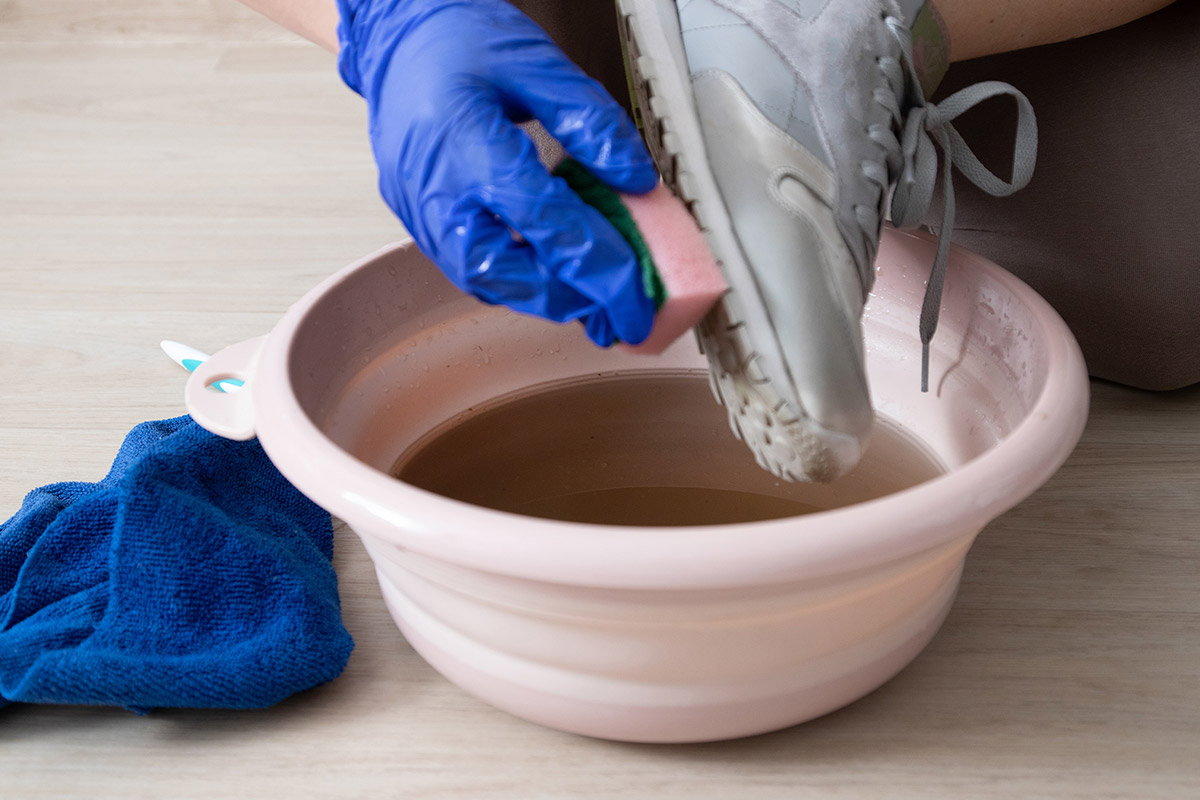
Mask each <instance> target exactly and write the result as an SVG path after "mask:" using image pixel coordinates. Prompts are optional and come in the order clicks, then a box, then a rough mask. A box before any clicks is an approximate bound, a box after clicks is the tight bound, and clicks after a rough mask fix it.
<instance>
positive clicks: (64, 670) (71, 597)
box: [0, 417, 354, 713]
mask: <svg viewBox="0 0 1200 800" xmlns="http://www.w3.org/2000/svg"><path fill="white" fill-rule="evenodd" d="M332 556H333V529H332V525H331V524H330V518H329V515H328V514H327V513H325V512H324V511H322V510H321V509H320V508H319V507H318V506H316V505H315V504H314V503H312V502H311V501H310V500H308V499H307V498H306V497H304V496H303V495H302V494H300V492H299V491H297V490H296V489H295V488H294V487H293V486H291V484H289V483H288V482H287V481H286V480H285V479H284V478H283V476H282V475H280V474H279V472H278V471H277V470H276V469H275V467H274V465H272V464H271V462H270V461H269V460H268V459H267V456H266V454H265V453H264V452H263V450H262V447H261V446H259V444H258V442H257V441H251V442H232V441H228V440H225V439H221V438H219V437H217V436H214V435H212V434H210V433H208V432H207V431H205V430H204V429H202V428H200V427H199V426H198V425H197V424H196V423H195V422H193V421H192V420H191V418H189V417H179V418H177V419H170V420H163V421H160V422H146V423H143V424H141V425H139V426H137V427H136V428H134V429H133V430H132V431H131V432H130V433H129V435H128V436H127V437H126V438H125V442H124V444H123V445H122V446H121V450H120V452H119V453H118V454H117V458H116V460H115V462H114V463H113V466H112V470H111V471H110V472H109V474H108V476H107V477H106V478H104V480H102V481H100V482H99V483H56V484H52V485H49V486H44V487H42V488H40V489H35V490H34V491H32V492H30V493H29V495H28V496H27V497H26V498H25V502H24V503H23V504H22V506H21V509H20V510H19V511H18V512H17V513H16V515H15V516H13V517H12V519H10V520H9V521H8V522H6V523H4V524H3V525H2V526H0V706H2V705H5V702H4V701H5V700H7V701H10V702H25V703H81V704H90V705H120V706H125V707H126V708H128V709H130V710H132V711H136V712H138V713H143V712H145V711H147V710H149V709H151V708H155V707H185V708H262V707H264V706H269V705H271V704H273V703H275V702H278V701H279V700H282V699H283V698H285V697H287V696H288V695H290V694H293V693H294V692H298V691H300V690H302V689H307V688H309V687H312V686H315V685H317V684H319V683H323V682H325V681H329V680H332V679H333V678H335V677H337V676H338V675H339V674H340V673H341V671H342V668H343V667H344V666H345V665H346V660H347V659H348V658H349V656H350V650H351V648H353V646H354V643H353V641H352V640H351V638H350V634H349V633H348V632H347V631H346V629H345V628H344V627H343V626H342V620H341V608H340V604H339V602H338V593H337V577H336V576H335V574H334V571H333V565H332V563H331V558H332Z"/></svg>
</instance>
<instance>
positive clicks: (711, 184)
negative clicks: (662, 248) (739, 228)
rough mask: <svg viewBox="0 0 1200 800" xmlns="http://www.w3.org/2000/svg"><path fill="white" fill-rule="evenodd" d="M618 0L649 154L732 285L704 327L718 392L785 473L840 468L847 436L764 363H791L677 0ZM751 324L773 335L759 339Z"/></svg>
mask: <svg viewBox="0 0 1200 800" xmlns="http://www.w3.org/2000/svg"><path fill="white" fill-rule="evenodd" d="M616 5H617V13H618V18H619V26H618V27H619V29H620V35H621V46H622V48H623V50H624V54H625V65H626V70H627V73H628V78H629V83H630V88H631V89H632V94H633V97H632V100H633V104H634V111H635V114H636V115H637V116H639V117H640V120H639V125H640V127H641V128H642V133H643V136H644V138H645V139H646V144H647V147H648V148H649V150H650V155H651V156H652V157H653V159H654V163H655V165H656V166H657V167H658V170H659V172H660V173H661V174H662V178H663V181H664V182H665V183H666V184H667V185H668V186H669V187H670V188H671V189H672V190H673V191H674V192H675V194H676V196H678V197H679V198H680V200H682V201H683V203H684V204H685V205H686V207H687V208H688V210H689V211H690V212H691V214H692V216H693V218H695V220H696V223H697V224H698V225H699V226H700V229H701V230H702V231H703V232H704V234H705V238H706V239H707V241H708V244H709V247H710V249H711V250H712V251H713V256H714V257H715V258H716V261H717V264H718V266H719V267H720V268H721V271H722V272H723V273H724V275H725V278H726V281H727V282H728V283H729V285H730V287H731V288H730V289H729V291H727V292H726V293H725V295H724V296H723V297H722V298H721V300H720V301H719V302H718V303H717V305H716V306H715V307H714V308H713V310H712V311H710V312H709V313H708V315H707V316H706V317H705V318H704V319H703V320H702V321H701V322H700V324H699V325H698V326H697V328H696V335H697V338H698V340H699V344H700V350H701V352H703V353H704V354H705V356H706V357H707V358H708V364H709V384H710V386H711V387H712V391H713V395H714V397H716V399H717V402H718V403H720V404H721V405H723V406H724V407H725V409H726V411H727V412H728V416H729V427H730V428H731V429H732V430H733V432H734V434H735V435H736V436H737V437H738V438H739V439H741V440H742V441H743V442H745V443H746V445H747V446H748V447H749V448H750V450H751V452H752V453H753V454H754V458H755V460H756V461H757V462H758V464H759V465H760V466H761V467H763V468H764V469H767V470H769V471H770V472H772V473H774V474H775V475H776V476H778V477H780V478H783V479H785V480H793V481H796V480H798V481H823V480H829V479H831V478H833V477H836V473H837V472H838V471H839V470H840V467H839V464H838V459H836V458H833V457H832V456H831V453H833V452H835V451H837V450H839V449H843V448H844V447H845V444H846V438H847V437H846V436H845V435H843V434H839V433H836V432H833V431H829V430H827V429H825V428H823V427H822V426H820V425H819V424H817V423H815V422H814V421H813V420H811V419H809V418H808V417H806V416H804V414H803V413H802V412H801V411H800V410H799V409H797V408H795V407H794V405H793V404H792V403H790V402H789V401H788V400H787V399H786V398H784V397H783V396H782V395H780V393H779V392H778V391H777V390H776V389H775V388H774V386H773V384H772V381H771V379H770V377H769V376H767V375H766V374H764V373H763V372H762V371H761V370H760V369H756V365H755V362H756V361H757V360H758V359H759V358H760V357H761V348H763V347H774V348H776V353H774V355H775V356H777V358H775V359H774V362H775V363H786V362H784V360H783V358H782V356H781V355H780V353H779V352H778V351H779V350H780V349H781V348H780V346H779V343H778V341H777V340H776V337H775V335H774V326H773V325H772V324H771V322H770V317H769V315H768V312H767V307H766V303H765V301H764V300H763V298H762V295H761V292H760V290H759V287H758V284H757V281H756V279H755V277H754V273H753V272H752V271H751V269H750V266H749V264H748V263H747V261H746V258H745V256H744V255H743V254H742V251H741V247H740V245H738V244H737V238H736V234H735V233H734V231H733V223H732V221H731V219H730V217H729V213H728V212H727V211H726V209H725V202H724V200H723V199H722V197H721V194H720V192H719V190H718V189H717V183H716V179H715V177H714V176H713V174H712V171H711V169H710V168H709V166H708V158H707V152H706V148H705V145H704V137H703V133H702V131H701V129H700V121H699V116H698V114H697V111H696V108H695V104H694V102H693V100H692V87H691V75H690V73H689V72H688V70H687V57H686V54H685V53H684V49H683V35H682V33H681V32H680V28H679V18H678V15H677V12H676V10H675V2H674V0H616ZM650 53H667V54H669V57H668V58H666V59H662V58H654V57H653V56H651V55H649V54H650ZM751 329H752V330H754V331H758V332H770V335H769V336H765V335H764V336H759V337H758V339H759V341H751V337H750V335H749V331H750V330H751Z"/></svg>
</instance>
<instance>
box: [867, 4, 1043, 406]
mask: <svg viewBox="0 0 1200 800" xmlns="http://www.w3.org/2000/svg"><path fill="white" fill-rule="evenodd" d="M884 21H885V22H886V23H887V26H888V29H889V30H890V31H891V32H892V35H893V36H895V37H896V39H897V40H898V41H899V43H900V57H899V58H895V57H892V56H884V57H881V58H880V59H879V60H878V61H879V67H880V70H881V71H882V72H883V74H884V76H885V77H886V79H887V83H888V86H887V87H886V88H885V87H879V88H877V89H876V90H875V93H874V99H875V101H876V102H878V103H879V104H880V105H881V106H883V107H885V108H886V109H887V110H888V111H889V112H890V114H891V117H892V124H891V125H879V124H876V125H872V126H871V127H870V128H869V129H868V131H867V134H868V136H869V137H870V138H871V140H872V141H874V142H876V143H877V144H878V145H879V146H880V147H882V148H883V150H884V152H885V154H886V155H885V159H884V161H885V163H886V165H887V167H886V173H885V170H884V167H883V165H880V164H870V163H867V164H863V172H864V175H865V176H866V177H867V178H868V179H869V180H871V181H872V182H874V183H878V184H879V185H880V187H881V189H882V191H883V192H884V193H885V194H886V192H887V189H888V186H889V184H890V182H891V181H890V180H889V179H890V178H892V177H893V176H895V177H896V180H895V186H894V188H893V189H892V200H891V219H892V224H894V225H895V226H896V227H899V228H911V227H916V226H918V225H920V223H921V220H922V219H923V218H924V216H925V214H926V213H927V212H928V211H929V206H930V204H931V202H932V200H933V191H934V187H935V185H936V183H937V177H938V175H937V173H938V150H940V151H941V153H942V158H941V182H942V196H943V208H942V224H941V228H940V230H939V231H938V243H937V252H936V255H935V256H934V259H933V267H932V269H931V270H930V273H929V282H928V283H927V284H926V286H925V297H924V300H923V301H922V303H921V318H920V324H919V330H920V336H921V391H922V392H926V391H929V345H930V342H931V341H932V340H933V335H934V332H935V331H936V330H937V324H938V314H939V312H940V311H941V304H942V288H943V284H944V281H945V276H946V260H947V257H948V256H949V253H950V238H951V234H952V233H953V230H954V182H953V179H952V172H953V169H954V168H957V169H958V171H959V172H960V173H962V174H963V175H964V176H966V178H967V179H968V180H969V181H971V183H973V184H975V186H977V187H978V188H979V189H981V190H982V191H984V192H986V193H988V194H990V195H992V196H993V197H1004V196H1006V195H1009V194H1012V193H1013V192H1015V191H1017V190H1019V189H1021V188H1023V187H1024V186H1025V185H1026V184H1028V183H1029V179H1030V178H1031V177H1032V176H1033V167H1034V164H1035V163H1036V161H1037V121H1036V119H1035V118H1034V115H1033V106H1032V105H1031V104H1030V102H1029V99H1028V98H1027V97H1025V95H1024V94H1022V93H1021V92H1020V91H1019V90H1018V89H1016V88H1015V87H1013V86H1011V85H1010V84H1007V83H1003V82H1001V81H984V82H982V83H976V84H974V85H972V86H968V87H966V88H964V89H961V90H959V91H957V92H955V93H954V94H952V95H950V96H949V97H947V98H946V99H944V100H942V101H941V102H940V103H930V102H928V101H926V99H925V95H924V92H923V91H922V90H921V85H920V82H919V81H918V80H917V73H916V69H915V68H914V66H913V59H912V34H911V32H910V31H909V29H908V27H907V26H906V25H905V23H904V21H903V20H902V19H900V18H899V17H897V16H894V15H885V17H884ZM1001 95H1008V96H1010V97H1012V98H1013V99H1014V100H1016V102H1017V133H1016V143H1015V147H1014V152H1013V162H1012V180H1011V181H1004V180H1002V179H1001V178H1000V177H999V176H997V175H996V174H995V173H994V172H992V171H990V170H989V169H987V167H985V166H984V165H983V164H982V163H981V162H980V160H979V158H978V157H977V156H976V155H975V153H974V152H973V151H972V150H971V148H970V147H969V146H968V145H967V143H966V142H965V141H964V140H963V137H962V136H961V135H960V134H959V132H958V131H957V130H956V129H955V128H954V125H953V121H954V120H955V119H957V118H958V117H959V116H960V115H961V114H963V113H965V112H966V111H969V110H970V109H971V108H974V107H975V106H976V105H978V104H979V103H982V102H983V101H984V100H989V99H991V98H993V97H999V96H1001ZM935 144H936V148H935ZM855 211H856V212H857V214H858V217H859V224H860V225H862V226H863V228H864V230H867V229H868V228H867V226H868V225H869V224H871V223H873V224H874V230H876V231H878V227H879V219H878V216H875V218H874V219H873V220H871V219H868V217H870V216H872V215H871V214H870V213H867V212H869V211H871V210H870V209H865V208H862V207H858V208H856V209H855Z"/></svg>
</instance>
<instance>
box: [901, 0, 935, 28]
mask: <svg viewBox="0 0 1200 800" xmlns="http://www.w3.org/2000/svg"><path fill="white" fill-rule="evenodd" d="M896 5H898V6H900V13H901V15H902V16H903V18H904V24H905V25H907V26H908V27H910V28H911V27H912V26H913V22H914V21H915V20H916V18H917V14H919V13H920V12H921V9H923V8H925V7H926V6H927V5H928V6H931V5H933V4H932V3H927V2H926V0H896Z"/></svg>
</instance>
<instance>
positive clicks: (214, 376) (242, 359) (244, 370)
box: [183, 335, 267, 441]
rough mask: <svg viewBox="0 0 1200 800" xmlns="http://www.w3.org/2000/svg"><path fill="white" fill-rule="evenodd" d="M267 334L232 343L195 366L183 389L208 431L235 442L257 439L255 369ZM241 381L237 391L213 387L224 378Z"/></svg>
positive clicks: (192, 410) (194, 415) (191, 410)
mask: <svg viewBox="0 0 1200 800" xmlns="http://www.w3.org/2000/svg"><path fill="white" fill-rule="evenodd" d="M266 338H267V337H266V336H265V335H264V336H256V337H255V338H253V339H247V340H246V341H244V342H239V343H237V344H233V345H230V346H229V347H226V348H225V349H224V350H221V351H219V352H217V353H216V354H214V355H213V356H212V357H211V358H209V359H208V360H207V361H205V362H204V363H202V364H201V365H200V366H198V367H196V369H195V371H194V372H192V374H191V376H189V377H188V381H187V385H186V386H185V387H184V389H183V399H184V403H185V404H186V405H187V410H188V413H189V414H191V415H192V419H194V420H196V423H197V424H199V425H200V427H202V428H204V429H205V430H208V431H211V432H212V433H215V434H216V435H218V436H223V437H225V438H226V439H234V440H236V441H245V440H246V439H253V438H254V368H255V366H256V365H257V364H258V354H259V353H260V352H261V351H262V346H263V342H265V341H266ZM231 379H233V380H240V381H242V388H241V390H239V391H236V392H222V391H219V390H217V389H214V388H211V387H212V384H214V383H216V382H217V381H223V380H231Z"/></svg>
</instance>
